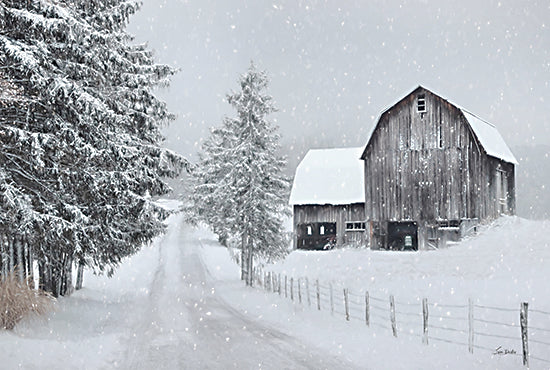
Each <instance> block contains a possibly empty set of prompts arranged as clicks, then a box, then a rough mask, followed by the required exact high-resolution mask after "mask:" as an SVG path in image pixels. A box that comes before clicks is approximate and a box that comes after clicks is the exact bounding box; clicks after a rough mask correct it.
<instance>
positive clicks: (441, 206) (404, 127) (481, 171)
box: [364, 88, 515, 223]
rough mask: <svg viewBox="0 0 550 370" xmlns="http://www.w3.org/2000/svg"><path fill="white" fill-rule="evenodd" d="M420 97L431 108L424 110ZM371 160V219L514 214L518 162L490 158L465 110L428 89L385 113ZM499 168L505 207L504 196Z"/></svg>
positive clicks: (368, 187) (371, 145)
mask: <svg viewBox="0 0 550 370" xmlns="http://www.w3.org/2000/svg"><path fill="white" fill-rule="evenodd" d="M419 95H424V97H425V101H426V112H425V113H419V112H418V111H417V98H418V96H419ZM364 159H365V196H366V198H365V204H366V207H365V209H366V219H367V220H369V221H419V222H420V223H422V222H423V221H430V220H457V219H465V218H468V219H469V218H478V219H480V220H486V219H491V218H496V217H498V215H499V214H500V213H502V212H505V213H514V212H515V189H514V165H513V164H510V163H506V162H503V161H501V160H499V159H497V158H494V157H490V156H487V155H486V154H485V153H484V151H483V148H482V147H481V146H480V144H479V142H478V140H477V139H476V137H475V136H474V134H473V133H472V131H471V128H470V125H469V124H468V122H467V121H466V119H465V118H464V116H463V114H462V113H461V112H460V111H459V110H458V109H457V108H455V107H454V106H453V105H452V104H450V103H448V102H447V101H445V100H444V99H442V98H440V97H438V96H437V95H434V94H432V93H430V92H429V91H428V90H425V89H423V88H419V89H417V90H415V91H414V92H413V93H411V94H410V95H408V96H407V97H406V98H405V99H403V100H402V101H400V102H399V103H397V104H396V105H395V106H393V107H392V108H391V109H389V110H388V111H386V112H385V113H383V114H382V116H381V117H380V120H379V122H378V126H377V128H376V129H375V131H374V133H373V134H372V136H371V139H370V141H369V144H368V146H367V148H366V152H365V156H364ZM499 171H500V172H501V173H502V174H504V178H505V179H506V184H507V185H506V187H507V188H508V191H507V197H506V204H505V206H499V200H498V199H497V197H498V194H497V192H498V187H497V172H499ZM501 176H502V175H501ZM500 186H501V193H502V184H501V185H500Z"/></svg>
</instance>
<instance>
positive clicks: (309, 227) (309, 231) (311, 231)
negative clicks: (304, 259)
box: [307, 225, 313, 235]
mask: <svg viewBox="0 0 550 370" xmlns="http://www.w3.org/2000/svg"><path fill="white" fill-rule="evenodd" d="M307 235H313V229H312V228H311V226H309V225H308V227H307Z"/></svg>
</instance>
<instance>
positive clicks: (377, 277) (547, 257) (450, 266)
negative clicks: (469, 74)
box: [0, 215, 550, 369]
mask: <svg viewBox="0 0 550 370" xmlns="http://www.w3.org/2000/svg"><path fill="white" fill-rule="evenodd" d="M181 219H182V217H181V216H179V215H175V216H172V218H171V219H170V227H169V230H168V233H167V234H166V235H165V236H164V237H163V238H159V240H157V241H156V242H155V243H154V244H153V245H152V246H151V247H148V248H144V249H143V250H142V251H141V252H140V253H139V254H138V255H136V256H134V257H132V258H131V259H128V260H127V261H126V262H125V263H124V264H123V266H121V268H120V269H119V270H118V271H117V273H116V275H115V276H114V277H113V278H112V279H108V278H106V277H96V276H93V275H89V274H87V275H86V276H85V289H83V290H81V291H79V292H76V293H75V294H73V295H72V296H71V297H69V298H62V299H60V300H59V301H58V302H57V304H56V307H57V309H56V312H54V313H53V314H51V315H50V317H49V318H48V319H47V320H34V321H27V322H25V323H22V324H20V325H19V326H18V327H17V328H16V330H15V331H14V332H13V333H10V332H3V333H0V364H1V365H0V366H1V367H2V368H9V369H11V368H18V367H21V368H30V369H33V368H36V369H38V368H67V369H69V368H87V369H98V368H122V369H127V368H128V369H129V368H132V369H133V368H138V369H139V368H142V369H149V368H153V367H154V368H166V369H172V368H184V369H205V368H214V369H217V368H239V369H253V368H261V369H281V368H292V369H300V368H310V369H321V368H329V369H350V368H363V369H365V368H366V369H432V368H433V369H440V368H450V369H472V368H479V369H487V368H489V369H497V368H498V369H507V368H509V369H514V368H519V367H521V359H520V358H519V357H518V356H513V355H505V356H503V355H492V354H491V353H490V352H485V351H482V350H476V351H475V352H474V354H473V355H472V354H469V353H468V351H467V349H466V348H464V347H463V346H462V347H461V346H459V345H456V344H449V343H444V342H437V341H430V344H429V345H428V346H426V345H423V344H422V343H421V340H420V338H418V337H416V336H414V335H407V334H410V333H408V329H406V328H405V327H404V326H405V325H404V324H402V325H401V324H399V323H400V320H401V319H403V317H400V316H399V313H398V325H400V327H399V337H398V338H393V337H392V335H391V331H390V330H387V329H386V328H385V327H383V326H384V325H380V326H375V325H371V327H370V328H367V327H366V326H365V324H364V323H362V322H361V321H360V320H357V319H356V317H355V316H352V319H351V321H349V322H346V321H345V320H344V319H343V318H342V316H341V315H340V313H339V312H340V311H341V309H339V308H337V310H336V311H337V312H336V313H335V314H334V316H333V315H331V313H330V310H328V309H327V307H326V302H323V310H321V311H317V310H316V309H315V308H310V307H309V306H308V304H307V301H306V299H305V298H303V299H304V300H303V303H302V304H301V305H300V304H298V303H293V302H292V301H291V300H290V299H289V298H284V294H283V295H282V296H279V295H278V294H273V293H267V292H264V291H263V290H261V289H248V288H246V287H243V286H242V284H241V282H240V280H239V270H238V268H237V266H236V265H235V264H234V263H233V262H232V261H231V258H230V256H229V253H228V251H227V249H225V248H222V247H220V246H219V245H218V244H217V243H216V242H215V241H214V240H215V238H213V236H212V235H210V234H209V233H208V232H206V231H204V230H192V229H190V228H188V227H187V226H185V225H183V224H182V221H181ZM549 231H550V225H549V224H548V223H547V222H531V221H525V220H521V219H516V218H510V219H506V220H504V221H503V222H501V224H500V225H498V226H497V227H495V228H493V229H491V230H490V231H487V232H485V233H483V234H481V235H480V236H479V237H478V238H476V239H474V240H471V241H468V242H465V243H462V244H461V245H458V246H455V247H453V248H450V249H448V250H443V251H438V252H419V253H384V252H371V251H356V250H341V251H331V252H328V253H327V252H325V253H319V252H317V253H316V252H294V253H292V254H291V255H290V256H289V257H288V259H287V261H285V263H282V264H277V265H274V266H268V267H269V269H270V270H273V271H277V272H280V273H281V274H283V275H284V274H288V277H290V276H294V277H295V278H297V277H299V276H304V277H305V276H307V277H308V278H309V280H310V281H314V280H315V279H317V278H319V279H320V280H321V281H322V285H323V286H326V285H328V283H331V284H332V285H333V287H334V290H335V291H339V289H340V287H344V286H345V287H347V288H349V289H350V291H352V292H354V294H355V295H354V296H357V297H360V296H361V294H363V292H364V291H365V289H368V290H369V292H370V294H371V295H372V297H373V298H376V297H379V298H383V299H387V296H388V294H390V293H391V294H394V295H395V297H396V301H397V302H398V304H397V305H398V312H399V310H402V309H403V308H400V307H399V303H401V302H403V303H404V304H411V307H412V309H413V311H414V310H416V308H415V307H414V305H415V304H417V303H418V297H420V298H422V297H426V298H428V300H429V301H430V302H431V303H432V304H433V303H435V302H440V303H442V304H445V303H446V304H457V305H462V304H464V303H465V301H467V299H468V298H470V297H471V298H473V299H474V301H475V302H476V304H478V305H487V306H495V307H505V308H517V307H519V302H521V301H524V300H525V301H528V302H529V303H530V309H531V308H533V309H539V310H546V311H550V294H549V293H550V291H549V288H548V287H547V285H546V280H547V279H548V277H549V275H550V268H549V267H548V262H549V261H550V251H549V249H548V247H549V245H548V242H546V241H545V238H544V237H545V235H546V234H548V232H549ZM336 301H338V300H336ZM340 301H341V300H340ZM339 303H341V302H338V303H336V305H338V304H339ZM380 305H383V304H382V303H380ZM476 310H480V309H476ZM411 312H412V311H411ZM433 312H435V313H437V312H438V311H437V310H434V311H433ZM433 312H431V314H433ZM477 313H478V311H476V314H477ZM460 314H461V313H460V312H454V311H453V312H452V314H451V315H450V316H454V315H456V316H460ZM503 314H508V312H504V313H503ZM510 314H512V315H513V318H512V319H510V320H513V319H514V318H515V316H517V315H516V314H515V313H510ZM357 315H359V314H356V316H357ZM373 315H374V308H373ZM539 316H540V315H539ZM374 319H375V318H374V317H373V321H374ZM499 319H500V318H499ZM530 319H531V320H538V322H537V325H536V326H537V327H543V328H544V327H546V328H549V329H550V319H549V318H548V317H546V318H544V317H543V318H542V319H541V318H540V317H539V318H538V319H537V316H536V313H530ZM543 319H546V322H544V320H543ZM502 320H507V318H504V317H503V318H502ZM516 321H517V320H516ZM381 324H383V323H382V322H381ZM441 325H442V326H445V325H446V324H445V323H442V324H441ZM533 325H534V324H533ZM413 329H414V330H416V328H413ZM413 329H411V330H410V331H411V333H412V332H413V331H414V330H413ZM512 329H514V328H512ZM480 330H481V329H480ZM514 330H515V329H514ZM457 334H460V335H461V333H457ZM441 335H445V333H443V334H441ZM537 338H539V337H537ZM452 339H453V340H456V341H460V338H458V337H456V338H455V337H453V338H452ZM542 339H544V338H542ZM548 339H550V338H548ZM549 341H550V340H549ZM513 345H515V346H516V347H514V348H515V349H519V348H517V345H516V344H515V343H511V344H508V343H506V346H508V347H510V346H513ZM534 349H536V347H534ZM548 352H550V350H548ZM539 354H540V353H539ZM542 357H548V355H546V356H542ZM531 365H532V366H531V368H541V369H542V368H548V365H547V364H545V363H542V362H535V361H532V362H531Z"/></svg>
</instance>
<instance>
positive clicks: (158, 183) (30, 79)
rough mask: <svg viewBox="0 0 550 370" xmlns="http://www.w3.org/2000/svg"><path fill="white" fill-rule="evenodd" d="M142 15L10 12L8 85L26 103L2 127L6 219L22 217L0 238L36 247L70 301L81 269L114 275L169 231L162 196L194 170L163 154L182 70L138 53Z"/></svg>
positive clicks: (127, 9) (1, 34)
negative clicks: (173, 78) (130, 28)
mask: <svg viewBox="0 0 550 370" xmlns="http://www.w3.org/2000/svg"><path fill="white" fill-rule="evenodd" d="M137 10H138V5H137V4H136V3H134V2H131V1H130V2H127V1H120V0H109V1H87V0H68V1H66V2H54V1H49V0H37V1H32V2H30V1H24V0H8V1H4V2H3V3H1V4H0V50H1V52H0V71H1V73H2V74H1V75H0V80H2V79H3V80H4V81H6V83H10V84H13V85H14V86H15V90H16V91H18V92H19V95H20V96H22V98H21V99H19V101H17V102H15V103H13V104H11V105H10V106H9V107H8V108H6V111H7V112H8V111H9V112H8V113H9V114H2V116H1V118H0V140H1V141H2V144H3V148H2V151H1V152H0V161H1V163H2V165H3V171H4V172H3V173H0V188H1V189H2V191H3V198H2V203H0V206H1V208H0V212H1V214H2V215H12V216H10V217H11V219H10V220H11V221H12V222H8V221H7V220H6V221H4V217H2V216H0V231H1V233H2V234H3V235H4V237H5V239H6V240H8V244H10V243H11V242H10V241H13V240H14V239H15V235H23V236H24V237H23V240H24V242H21V243H20V244H22V245H23V246H22V248H26V249H25V251H26V250H27V249H29V246H31V247H34V248H32V249H33V251H34V254H35V257H36V258H37V260H38V262H39V267H40V275H41V276H40V280H41V284H42V286H43V287H44V289H46V290H49V291H51V292H53V293H54V294H55V295H58V294H65V293H66V292H68V291H69V290H70V286H71V281H70V278H71V276H70V271H71V265H72V263H73V261H75V260H76V261H78V262H79V264H82V265H87V266H89V267H91V268H94V269H95V270H97V271H107V272H112V269H113V268H114V267H116V266H117V265H118V264H119V263H120V261H121V259H122V258H124V257H125V256H128V255H131V254H133V253H135V252H136V251H137V250H138V249H139V247H140V246H141V245H143V244H144V243H147V242H148V241H150V240H151V239H152V238H153V237H154V236H156V235H158V234H159V233H160V232H162V231H163V230H164V225H163V224H162V221H163V219H164V218H165V216H166V212H164V211H163V210H162V209H161V208H159V207H157V206H155V205H154V203H152V202H151V196H155V195H162V194H165V193H166V192H168V191H169V188H168V186H167V185H166V183H165V182H164V181H163V180H162V177H164V176H172V177H173V176H176V175H177V174H178V173H179V171H180V170H181V168H182V167H184V166H186V161H185V160H184V159H183V158H181V157H180V156H178V155H176V154H175V153H173V152H170V151H168V150H165V149H162V148H160V146H159V144H160V142H161V140H162V136H161V134H160V127H161V125H163V124H165V123H168V122H169V121H171V120H172V119H173V116H172V115H171V114H170V113H169V112H168V111H167V109H166V106H165V104H164V103H163V102H161V101H159V100H158V99H157V98H156V97H155V96H154V95H153V93H152V89H153V88H155V87H157V86H163V85H166V84H167V83H168V78H169V76H170V75H171V74H172V73H173V70H172V69H171V68H170V67H168V66H164V65H157V64H155V63H154V61H153V57H152V54H151V52H150V51H148V50H147V49H146V47H145V46H144V45H132V44H131V41H132V38H131V37H130V36H129V35H128V34H127V33H126V32H125V27H126V24H127V21H128V18H129V16H130V15H131V14H133V13H134V12H135V11H137ZM13 221H15V222H13ZM13 243H15V242H13ZM8 244H6V245H8ZM6 248H7V247H4V250H6ZM10 250H11V249H10ZM4 254H5V253H4Z"/></svg>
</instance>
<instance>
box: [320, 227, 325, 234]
mask: <svg viewBox="0 0 550 370" xmlns="http://www.w3.org/2000/svg"><path fill="white" fill-rule="evenodd" d="M319 235H325V226H323V225H321V227H320V228H319Z"/></svg>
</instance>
